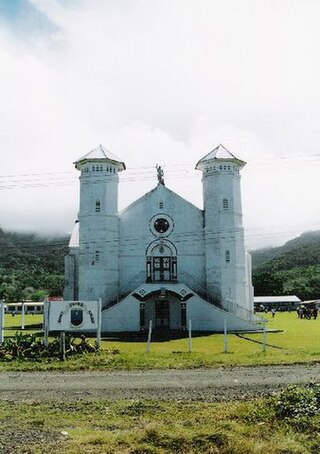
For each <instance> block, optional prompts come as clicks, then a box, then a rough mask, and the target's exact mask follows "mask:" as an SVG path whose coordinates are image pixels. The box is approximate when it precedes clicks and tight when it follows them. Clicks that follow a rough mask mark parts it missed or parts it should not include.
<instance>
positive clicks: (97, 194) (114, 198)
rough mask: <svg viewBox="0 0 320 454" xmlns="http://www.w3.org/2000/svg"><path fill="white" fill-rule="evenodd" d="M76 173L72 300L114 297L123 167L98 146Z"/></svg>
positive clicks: (116, 288) (116, 279) (116, 280)
mask: <svg viewBox="0 0 320 454" xmlns="http://www.w3.org/2000/svg"><path fill="white" fill-rule="evenodd" d="M74 164H75V167H76V168H77V169H78V170H79V171H80V210H79V271H78V272H79V277H78V281H79V290H78V295H75V297H77V298H76V299H82V300H92V299H97V298H102V299H103V300H104V301H105V299H106V295H108V297H109V299H111V298H112V297H113V296H115V295H117V292H118V285H119V266H118V261H119V251H118V248H119V218H118V181H119V177H118V172H120V171H122V170H124V169H125V164H124V163H123V162H122V161H121V160H120V159H119V158H118V157H117V156H115V155H114V154H113V153H111V152H109V151H108V150H107V149H105V148H104V147H103V146H102V145H100V146H99V147H98V148H96V149H94V150H92V151H90V152H89V153H87V154H86V155H84V156H83V157H82V158H80V159H78V160H77V161H76V162H75V163H74Z"/></svg>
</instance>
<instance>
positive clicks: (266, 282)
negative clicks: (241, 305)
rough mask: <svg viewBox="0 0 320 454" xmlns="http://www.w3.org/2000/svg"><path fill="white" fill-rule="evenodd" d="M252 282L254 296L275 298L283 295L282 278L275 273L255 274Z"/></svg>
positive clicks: (263, 272)
mask: <svg viewBox="0 0 320 454" xmlns="http://www.w3.org/2000/svg"><path fill="white" fill-rule="evenodd" d="M252 281H253V286H254V294H255V295H256V296H266V295H270V296H275V295H281V294H282V293H283V278H282V277H281V276H279V275H277V274H276V273H269V272H268V271H262V272H260V273H259V272H256V273H255V274H254V275H253V279H252Z"/></svg>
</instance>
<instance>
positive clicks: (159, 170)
mask: <svg viewBox="0 0 320 454" xmlns="http://www.w3.org/2000/svg"><path fill="white" fill-rule="evenodd" d="M156 169H157V177H158V183H159V184H162V185H163V186H165V184H164V172H163V169H162V167H161V166H159V165H158V164H156Z"/></svg>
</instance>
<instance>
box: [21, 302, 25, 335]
mask: <svg viewBox="0 0 320 454" xmlns="http://www.w3.org/2000/svg"><path fill="white" fill-rule="evenodd" d="M25 310H26V307H25V305H24V303H22V306H21V329H24V314H25Z"/></svg>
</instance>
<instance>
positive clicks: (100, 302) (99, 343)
mask: <svg viewBox="0 0 320 454" xmlns="http://www.w3.org/2000/svg"><path fill="white" fill-rule="evenodd" d="M101 308H102V300H101V298H99V301H98V315H97V317H98V327H97V347H98V348H100V345H101Z"/></svg>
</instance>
